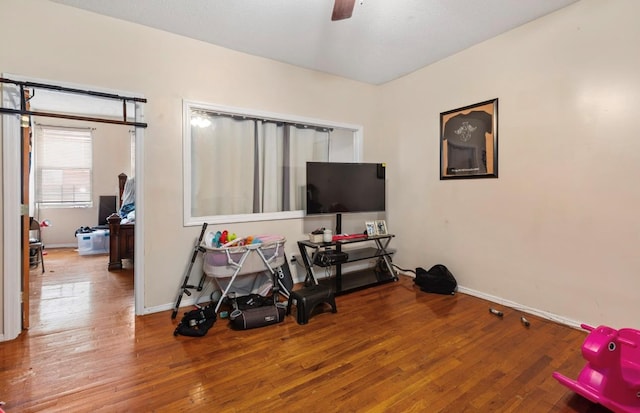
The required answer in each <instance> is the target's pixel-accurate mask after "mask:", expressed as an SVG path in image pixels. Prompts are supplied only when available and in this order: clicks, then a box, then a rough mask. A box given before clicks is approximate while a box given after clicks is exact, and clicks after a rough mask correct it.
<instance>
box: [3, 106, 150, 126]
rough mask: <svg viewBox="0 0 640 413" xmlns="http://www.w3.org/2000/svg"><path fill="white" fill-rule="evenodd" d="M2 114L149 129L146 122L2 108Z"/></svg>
mask: <svg viewBox="0 0 640 413" xmlns="http://www.w3.org/2000/svg"><path fill="white" fill-rule="evenodd" d="M0 113H10V114H14V115H29V116H42V117H45V118H59V119H71V120H86V121H89V122H99V123H110V124H112V125H128V126H135V127H137V128H146V127H147V124H146V123H144V122H129V121H124V120H114V119H106V118H93V117H90V116H77V115H65V114H62V113H51V112H38V111H32V110H20V109H9V108H0Z"/></svg>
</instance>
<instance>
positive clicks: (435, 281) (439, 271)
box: [413, 264, 458, 295]
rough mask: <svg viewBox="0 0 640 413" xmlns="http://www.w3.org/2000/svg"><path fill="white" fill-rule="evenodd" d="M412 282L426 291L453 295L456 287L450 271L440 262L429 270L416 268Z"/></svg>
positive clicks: (456, 284)
mask: <svg viewBox="0 0 640 413" xmlns="http://www.w3.org/2000/svg"><path fill="white" fill-rule="evenodd" d="M413 282H414V283H415V284H416V285H417V286H418V287H420V290H422V291H424V292H427V293H436V294H447V295H453V294H455V293H456V288H457V287H458V283H457V282H456V279H455V277H454V276H453V274H451V271H449V269H448V268H447V267H445V266H444V265H442V264H436V265H434V266H433V267H431V268H430V269H429V271H427V270H425V269H424V268H422V267H418V268H416V278H415V279H414V280H413Z"/></svg>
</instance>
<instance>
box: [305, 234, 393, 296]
mask: <svg viewBox="0 0 640 413" xmlns="http://www.w3.org/2000/svg"><path fill="white" fill-rule="evenodd" d="M393 237H394V235H391V234H389V235H377V236H371V237H365V238H351V239H342V240H338V241H333V242H311V241H306V240H305V241H298V248H299V249H300V253H301V257H302V261H303V264H304V267H305V269H306V270H307V275H306V278H305V284H318V283H319V284H328V285H330V286H331V287H332V289H333V290H334V292H335V293H336V294H337V295H339V294H344V293H347V292H351V291H355V290H359V289H362V288H367V287H371V286H373V285H379V284H384V283H388V282H392V281H397V280H398V276H397V274H396V272H395V271H394V270H393V267H392V265H391V256H392V255H393V254H394V253H395V250H393V249H390V248H388V246H389V243H390V241H391V238H393ZM362 243H373V244H374V245H375V246H364V247H357V246H354V245H353V244H362ZM345 246H349V247H352V248H345V249H344V250H343V247H345ZM330 249H335V250H336V251H343V252H346V253H347V254H348V258H347V260H346V261H345V262H342V263H335V264H320V265H318V263H314V262H315V257H316V254H318V253H320V252H321V251H325V250H330ZM375 258H382V262H383V268H385V269H386V271H382V272H380V271H376V269H375V267H371V268H367V269H363V270H356V271H350V272H346V273H343V271H342V266H343V265H345V264H349V263H353V262H357V261H363V260H370V259H375ZM314 266H315V267H330V266H331V267H335V276H333V277H326V278H321V279H318V278H317V277H316V275H315V272H314V269H313V268H314Z"/></svg>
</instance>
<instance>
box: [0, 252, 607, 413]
mask: <svg viewBox="0 0 640 413" xmlns="http://www.w3.org/2000/svg"><path fill="white" fill-rule="evenodd" d="M107 259H108V258H107V257H106V256H104V255H101V256H83V257H80V256H77V253H75V252H73V250H49V251H48V255H47V256H45V262H46V267H47V272H46V273H45V274H39V273H38V274H36V273H37V271H34V272H32V285H31V292H32V301H31V303H32V323H31V329H30V330H29V331H28V332H24V333H23V334H22V335H21V336H20V337H19V338H18V339H16V340H13V341H11V342H4V343H0V355H1V357H2V366H1V369H0V400H3V401H5V402H6V405H5V406H4V409H5V410H6V411H7V412H40V411H46V412H169V411H170V412H179V411H188V412H211V411H219V412H256V411H260V412H272V411H287V412H300V411H305V412H583V413H584V412H590V413H594V412H604V411H606V410H605V409H603V408H601V407H600V406H598V405H594V404H592V403H590V402H588V401H586V400H585V399H583V398H581V397H579V396H576V395H574V394H573V393H572V392H570V391H569V390H568V389H566V388H565V387H563V386H561V385H560V384H559V383H557V382H556V381H555V380H554V379H553V378H552V377H551V373H552V372H553V371H556V370H558V371H561V372H562V373H563V374H565V375H567V376H569V377H576V376H577V374H578V372H579V371H580V369H581V368H582V367H583V366H584V360H583V359H582V356H581V354H580V345H581V344H582V341H583V339H584V337H585V336H586V334H585V333H584V332H581V331H578V330H574V329H571V328H569V327H565V326H561V325H558V324H555V323H552V322H549V321H546V320H540V319H538V318H536V317H533V316H527V318H528V319H529V321H531V326H530V327H529V328H526V327H524V326H523V325H522V324H521V323H520V313H518V312H516V311H515V310H511V309H508V308H504V309H503V310H504V313H505V315H504V317H503V318H498V317H496V316H494V315H491V314H490V313H489V311H488V308H489V306H490V305H491V304H490V303H488V302H486V301H484V300H481V299H478V298H475V297H471V296H468V295H464V294H457V295H455V296H439V295H434V294H427V293H423V292H420V291H419V290H418V289H416V288H414V286H413V282H412V280H411V279H410V278H408V277H404V276H402V277H401V279H400V281H399V282H397V283H392V284H386V285H383V286H378V287H374V288H370V289H366V290H362V291H358V292H355V293H352V294H348V295H343V296H339V297H337V298H336V301H337V305H338V313H337V314H332V313H330V312H326V313H321V314H315V315H314V316H313V317H312V318H311V319H310V321H309V324H307V325H298V324H297V323H296V320H295V318H294V317H293V316H292V317H287V319H286V320H285V321H284V322H283V323H280V324H277V325H273V326H269V327H265V328H260V329H254V330H247V331H234V330H231V329H230V328H229V327H228V325H227V322H226V321H225V320H218V321H217V322H216V324H215V325H214V326H213V328H212V329H211V330H210V331H209V333H208V334H207V335H206V336H205V337H202V338H191V337H183V336H179V337H174V336H173V330H174V328H175V325H176V323H177V320H171V318H170V311H167V312H163V313H157V314H151V315H147V316H142V317H136V316H135V315H134V309H133V291H132V290H133V274H132V271H131V270H128V271H121V272H108V271H106V267H107ZM161 276H162V274H158V277H161ZM177 287H178V286H176V290H177ZM179 318H180V316H179V317H178V319H179Z"/></svg>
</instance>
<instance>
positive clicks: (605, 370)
mask: <svg viewBox="0 0 640 413" xmlns="http://www.w3.org/2000/svg"><path fill="white" fill-rule="evenodd" d="M581 327H582V328H584V329H585V330H588V331H590V333H589V335H588V336H587V338H586V339H585V341H584V343H583V344H582V356H583V357H584V358H585V359H586V360H587V364H586V366H584V368H583V369H582V370H581V371H580V374H579V375H578V380H572V379H569V378H567V377H565V376H563V375H562V374H560V373H558V372H554V373H553V377H554V378H555V379H556V380H558V381H559V382H560V383H561V384H563V385H564V386H566V387H568V388H569V389H571V390H573V391H574V392H576V393H578V394H579V395H581V396H583V397H585V398H587V399H589V400H591V401H592V402H594V403H599V404H601V405H603V406H604V407H606V408H608V409H610V410H612V411H614V412H616V413H622V412H624V413H640V330H635V329H632V328H622V329H620V330H615V329H613V328H611V327H607V326H600V327H597V328H594V327H591V326H588V325H586V324H582V325H581Z"/></svg>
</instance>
